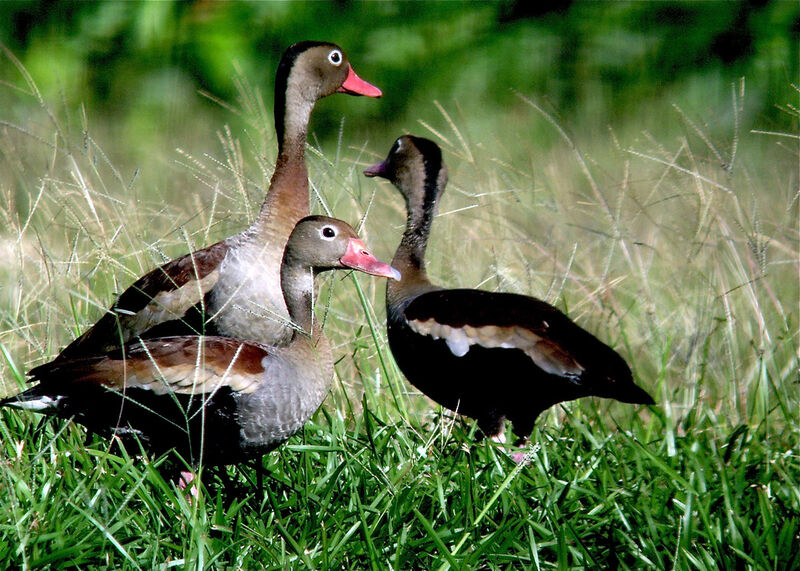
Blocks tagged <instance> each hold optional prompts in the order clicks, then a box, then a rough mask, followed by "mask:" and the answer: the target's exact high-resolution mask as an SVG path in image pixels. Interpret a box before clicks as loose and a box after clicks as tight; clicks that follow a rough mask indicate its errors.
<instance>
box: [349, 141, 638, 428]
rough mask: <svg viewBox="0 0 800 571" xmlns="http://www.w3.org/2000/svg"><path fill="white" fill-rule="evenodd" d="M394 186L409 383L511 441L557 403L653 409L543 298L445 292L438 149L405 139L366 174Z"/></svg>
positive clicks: (396, 262) (393, 300) (398, 290)
mask: <svg viewBox="0 0 800 571" xmlns="http://www.w3.org/2000/svg"><path fill="white" fill-rule="evenodd" d="M364 174H366V175H367V176H370V177H374V176H379V177H383V178H385V179H388V180H389V181H391V182H392V183H393V184H394V185H395V186H396V187H397V189H398V190H399V191H400V194H402V195H403V197H404V198H405V201H406V210H407V213H408V218H407V222H406V229H405V232H404V234H403V238H402V240H401V242H400V245H399V247H398V248H397V252H396V253H395V255H394V259H393V260H392V265H393V266H394V267H396V268H397V269H398V270H400V273H401V274H402V279H401V280H400V281H398V282H391V283H389V284H388V286H387V289H386V313H387V323H386V325H387V331H388V337H389V346H390V347H391V350H392V353H393V354H394V357H395V360H396V361H397V364H398V365H399V367H400V369H401V370H402V371H403V373H404V374H405V376H406V377H407V378H408V380H409V381H410V382H411V383H412V384H413V385H414V386H415V387H417V388H418V389H419V390H421V391H422V392H423V393H425V394H426V395H427V396H429V397H430V398H432V399H433V400H435V401H436V402H438V403H439V404H441V405H442V406H445V407H447V408H449V409H451V410H453V411H456V412H458V413H460V414H463V415H466V416H469V417H472V418H475V419H476V420H477V421H478V426H479V427H480V429H481V430H482V431H483V432H484V434H486V435H487V436H489V437H492V438H493V439H495V440H499V441H503V440H504V436H503V430H504V420H505V419H508V420H510V421H511V422H512V423H513V428H514V432H515V433H516V435H517V436H518V437H519V438H520V442H524V441H525V440H526V439H527V437H528V436H529V435H530V433H531V431H532V430H533V425H534V421H535V420H536V417H538V416H539V414H540V413H541V412H542V411H544V410H545V409H547V408H549V407H551V406H553V405H554V404H556V403H559V402H563V401H568V400H572V399H576V398H580V397H585V396H601V397H608V398H614V399H616V400H619V401H622V402H627V403H636V404H654V401H653V399H652V397H651V396H650V395H649V394H647V393H646V392H645V391H644V390H642V389H641V388H639V387H638V386H636V385H635V384H634V382H633V377H632V375H631V370H630V368H629V367H628V365H627V364H626V363H625V361H624V360H623V359H622V357H620V356H619V354H618V353H617V352H616V351H614V350H613V349H611V348H610V347H608V346H607V345H605V344H604V343H602V342H601V341H599V340H598V339H597V338H595V337H594V336H593V335H592V334H590V333H588V332H587V331H585V330H583V329H582V328H580V327H579V326H577V325H576V324H575V323H573V322H572V321H570V319H569V318H568V317H567V316H566V315H564V314H563V313H562V312H561V311H559V310H558V309H556V308H555V307H553V306H551V305H550V304H548V303H545V302H544V301H541V300H538V299H535V298H533V297H528V296H525V295H518V294H512V293H495V292H488V291H480V290H474V289H444V288H441V287H438V286H435V285H433V284H432V283H431V282H430V281H429V280H428V276H427V274H426V273H425V248H426V246H427V243H428V235H429V234H430V229H431V223H432V222H433V216H434V211H435V209H436V202H437V200H438V199H439V197H440V196H441V194H442V192H444V188H445V185H446V184H447V168H446V167H445V165H444V162H443V161H442V153H441V150H440V149H439V147H438V146H437V145H436V144H435V143H433V142H432V141H429V140H427V139H423V138H420V137H413V136H404V137H400V138H399V139H397V140H396V141H395V143H394V145H393V146H392V148H391V150H390V151H389V155H388V157H387V158H386V160H384V161H383V162H381V163H378V164H376V165H373V166H371V167H369V168H367V169H366V170H365V171H364Z"/></svg>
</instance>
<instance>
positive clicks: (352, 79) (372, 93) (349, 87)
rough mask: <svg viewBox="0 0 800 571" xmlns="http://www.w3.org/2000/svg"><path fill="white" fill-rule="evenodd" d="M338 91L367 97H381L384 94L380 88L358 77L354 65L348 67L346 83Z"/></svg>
mask: <svg viewBox="0 0 800 571" xmlns="http://www.w3.org/2000/svg"><path fill="white" fill-rule="evenodd" d="M337 91H338V92H339V93H347V94H349V95H366V96H367V97H380V96H381V95H383V93H382V92H381V90H380V89H378V88H377V87H375V86H374V85H372V84H371V83H367V82H366V81H364V80H363V79H361V78H360V77H358V76H357V75H356V72H355V71H353V68H352V66H351V67H350V68H348V71H347V79H345V80H344V83H343V84H342V86H341V87H340V88H339V89H337Z"/></svg>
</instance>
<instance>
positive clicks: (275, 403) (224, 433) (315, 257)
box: [0, 216, 400, 465]
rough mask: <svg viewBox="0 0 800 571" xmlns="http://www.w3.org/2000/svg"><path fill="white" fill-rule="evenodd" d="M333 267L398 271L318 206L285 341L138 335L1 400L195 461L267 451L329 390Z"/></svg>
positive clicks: (293, 256) (288, 290) (307, 225)
mask: <svg viewBox="0 0 800 571" xmlns="http://www.w3.org/2000/svg"><path fill="white" fill-rule="evenodd" d="M332 269H355V270H359V271H362V272H366V273H369V274H372V275H376V276H384V277H388V278H392V279H399V278H400V274H399V273H398V272H397V270H395V269H394V268H392V267H391V266H389V265H388V264H385V263H383V262H381V261H380V260H378V259H377V258H375V257H374V256H373V255H372V254H370V253H369V252H368V251H367V250H366V248H365V246H364V244H363V242H362V241H361V240H359V239H358V236H357V235H356V233H355V231H354V230H353V229H352V228H351V227H350V226H349V225H347V224H346V223H345V222H342V221H340V220H336V219H333V218H327V217H323V216H310V217H308V218H305V219H303V220H301V221H300V222H299V223H298V224H297V226H296V227H295V229H294V231H293V232H292V234H291V237H290V239H289V242H288V245H287V247H286V251H285V255H284V259H283V264H282V267H281V281H282V284H283V292H284V299H285V302H286V306H287V307H288V309H289V314H290V317H291V323H292V338H291V341H290V342H289V344H288V345H285V346H283V347H271V346H269V345H266V344H264V343H259V342H256V341H247V340H242V339H234V338H228V337H219V336H200V335H185V336H171V337H163V338H154V339H137V340H135V341H131V342H129V343H127V344H125V345H124V346H122V347H121V348H118V349H114V350H112V351H109V352H105V353H102V354H98V355H94V356H88V357H77V358H74V359H66V358H58V359H56V360H54V361H52V362H50V363H47V364H45V365H41V366H39V367H36V368H35V369H33V370H31V371H30V373H29V375H30V376H31V380H33V381H39V384H38V385H36V386H34V387H32V388H30V389H28V390H27V391H25V392H23V393H21V394H19V395H17V396H15V397H11V398H8V399H5V400H2V401H0V406H10V407H14V408H18V409H27V410H32V411H36V412H41V413H44V414H51V415H56V416H59V417H63V418H72V419H74V420H76V421H77V422H79V423H81V424H83V425H85V426H87V427H88V428H89V429H90V430H92V431H94V432H97V433H99V434H101V435H105V436H111V435H117V436H119V437H121V438H122V439H123V441H125V440H130V439H131V437H133V436H134V435H135V439H136V440H138V441H139V442H141V443H142V444H143V445H144V446H145V448H147V449H148V450H150V451H152V452H155V453H161V452H164V451H167V450H169V449H176V450H177V451H178V452H179V453H180V454H181V455H182V456H183V458H184V459H185V460H187V461H189V462H191V463H192V464H194V465H199V464H200V463H203V464H206V465H214V464H230V463H235V462H240V461H242V460H245V459H248V458H253V457H259V456H260V455H262V454H264V453H266V452H268V451H270V450H272V449H273V448H275V447H276V446H278V445H279V444H280V443H282V442H284V441H285V440H286V439H287V438H289V437H290V436H292V435H293V434H294V433H295V432H297V431H298V430H299V429H300V428H301V427H302V426H303V424H305V422H306V421H307V420H308V419H309V418H310V417H311V415H312V414H313V413H314V411H315V410H316V409H317V408H318V407H319V406H320V404H321V403H322V401H323V400H324V399H325V396H326V395H327V393H328V389H329V386H330V382H331V379H332V378H333V363H332V362H331V359H330V350H329V348H328V347H327V346H325V345H326V344H327V341H326V339H325V337H324V336H323V335H322V334H321V331H320V327H319V325H318V324H316V323H314V322H313V313H312V299H313V297H314V276H315V275H316V274H318V273H319V272H323V271H327V270H332ZM134 446H135V447H134V448H133V450H137V449H138V448H136V444H135V442H134Z"/></svg>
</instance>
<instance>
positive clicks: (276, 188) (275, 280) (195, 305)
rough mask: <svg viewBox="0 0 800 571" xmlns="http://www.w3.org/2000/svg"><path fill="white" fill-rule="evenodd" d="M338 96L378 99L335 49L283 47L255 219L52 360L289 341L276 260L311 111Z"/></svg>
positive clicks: (143, 287) (296, 188)
mask: <svg viewBox="0 0 800 571" xmlns="http://www.w3.org/2000/svg"><path fill="white" fill-rule="evenodd" d="M337 92H338V93H348V94H352V95H367V96H370V97H379V96H380V95H381V91H380V90H379V89H378V88H376V87H374V86H372V85H370V84H369V83H367V82H365V81H363V80H362V79H360V78H359V77H358V76H357V75H356V73H355V72H354V71H353V68H352V67H351V66H350V63H349V61H348V59H347V56H346V55H345V53H344V51H342V49H341V48H340V47H338V46H336V45H334V44H329V43H321V42H301V43H297V44H294V45H292V46H291V47H289V48H288V49H287V50H286V51H285V52H284V54H283V56H282V58H281V61H280V64H279V65H278V71H277V73H276V77H275V105H274V109H275V130H276V131H277V136H278V159H277V163H276V166H275V172H274V173H273V175H272V180H271V181H270V187H269V190H268V192H267V196H266V199H265V200H264V204H263V205H262V207H261V211H260V212H259V214H258V216H257V217H256V219H255V220H254V221H253V223H252V224H251V225H250V227H249V228H248V229H246V230H245V231H243V232H241V233H239V234H236V235H235V236H231V237H230V238H227V239H225V240H222V241H221V242H217V243H216V244H213V245H211V246H208V247H207V248H204V249H202V250H197V251H195V252H192V253H190V254H186V255H185V256H183V257H181V258H177V259H175V260H172V261H171V262H167V263H166V264H164V265H163V266H161V267H159V268H156V269H155V270H153V271H151V272H150V273H148V274H146V275H144V276H142V277H141V278H139V279H138V280H136V282H134V283H133V285H131V286H130V287H129V288H128V289H126V290H125V291H124V292H123V293H122V294H121V295H120V296H119V297H118V298H117V300H116V302H115V303H114V305H113V306H112V307H111V308H110V309H109V311H108V312H107V313H106V314H105V315H104V316H103V317H102V318H101V319H100V320H99V321H98V322H97V323H96V324H95V325H94V326H93V327H91V328H90V329H89V330H88V331H86V332H85V333H84V334H83V335H81V336H80V337H78V338H77V339H75V340H74V341H73V342H72V343H70V344H69V345H68V346H67V347H66V348H65V349H64V350H63V351H62V352H61V354H60V355H59V357H58V358H59V359H70V358H75V357H78V356H85V355H92V354H96V353H101V352H105V351H110V350H112V349H117V348H119V347H121V346H122V345H124V344H125V343H128V342H129V341H131V340H133V339H135V338H136V337H142V338H153V337H165V336H173V335H197V334H202V335H216V336H223V337H235V338H241V339H248V340H252V341H258V342H260V343H266V344H268V345H279V344H282V343H286V342H288V341H289V340H290V339H291V338H292V333H293V332H292V327H291V324H290V321H289V313H288V311H287V308H286V304H285V302H284V296H283V293H282V292H281V282H280V280H281V276H280V268H281V258H282V257H283V251H284V248H285V246H286V241H287V240H288V238H289V234H290V233H291V232H292V229H293V228H294V226H295V224H296V223H297V222H298V220H300V219H301V218H303V217H304V216H308V214H309V199H308V176H307V172H306V163H305V147H306V138H307V131H308V122H309V118H310V116H311V111H312V109H313V108H314V104H315V103H316V102H317V101H318V100H319V99H321V98H323V97H326V96H327V95H331V94H333V93H337Z"/></svg>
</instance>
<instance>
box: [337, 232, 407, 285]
mask: <svg viewBox="0 0 800 571" xmlns="http://www.w3.org/2000/svg"><path fill="white" fill-rule="evenodd" d="M339 261H340V262H341V263H342V265H343V266H347V267H348V268H353V269H354V270H358V271H361V272H364V273H367V274H372V275H373V276H382V277H384V278H390V279H393V280H397V281H400V277H401V276H400V272H398V271H397V270H396V269H394V268H393V267H392V266H390V265H389V264H387V263H385V262H381V261H380V260H379V259H378V258H376V257H375V256H373V255H372V254H370V253H369V250H367V247H366V246H365V245H364V242H362V241H361V240H358V239H357V238H350V242H349V243H348V244H347V252H345V254H344V256H342V257H341V258H339Z"/></svg>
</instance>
